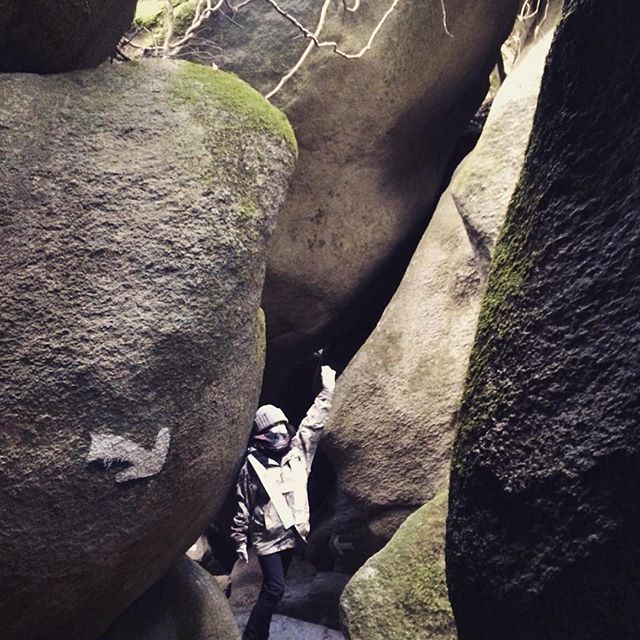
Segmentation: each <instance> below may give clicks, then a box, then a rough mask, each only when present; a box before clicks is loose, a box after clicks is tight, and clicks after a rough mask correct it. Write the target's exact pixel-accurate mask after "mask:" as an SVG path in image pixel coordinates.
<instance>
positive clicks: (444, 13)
mask: <svg viewBox="0 0 640 640" xmlns="http://www.w3.org/2000/svg"><path fill="white" fill-rule="evenodd" d="M440 8H441V9H442V26H443V27H444V32H445V33H446V34H447V35H448V36H449V37H450V38H453V33H451V31H449V26H448V25H447V7H445V4H444V0H440Z"/></svg>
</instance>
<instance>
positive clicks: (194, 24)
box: [167, 0, 224, 56]
mask: <svg viewBox="0 0 640 640" xmlns="http://www.w3.org/2000/svg"><path fill="white" fill-rule="evenodd" d="M167 2H171V0H167ZM223 4H224V0H218V1H217V2H216V3H215V4H212V3H211V0H198V4H197V5H196V10H195V13H194V16H193V20H192V21H191V24H190V25H189V28H188V29H187V30H186V31H185V32H184V35H183V36H182V38H180V40H178V41H177V42H173V43H172V44H171V49H170V51H169V52H168V53H169V55H173V56H175V55H178V53H180V50H181V49H182V47H183V46H184V45H185V44H187V42H189V40H191V38H193V36H194V35H195V33H196V31H197V30H198V29H199V28H200V27H201V26H202V24H203V23H204V21H205V20H206V19H207V18H208V17H209V16H210V15H211V14H212V13H215V12H216V11H218V10H219V9H220V7H221V6H222V5H223Z"/></svg>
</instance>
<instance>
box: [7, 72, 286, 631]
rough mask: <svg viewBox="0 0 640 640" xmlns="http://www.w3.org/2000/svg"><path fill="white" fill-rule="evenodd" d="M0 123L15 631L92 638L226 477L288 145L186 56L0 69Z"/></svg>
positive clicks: (199, 527) (234, 87)
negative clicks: (55, 69)
mask: <svg viewBox="0 0 640 640" xmlns="http://www.w3.org/2000/svg"><path fill="white" fill-rule="evenodd" d="M0 123H2V128H0V155H1V156H2V163H1V165H0V234H1V239H2V252H1V253H0V291H2V298H3V300H2V314H1V320H0V372H1V375H0V422H1V424H2V429H1V430H0V451H1V454H0V493H1V494H2V496H3V499H2V500H0V519H1V520H2V523H3V524H2V530H1V532H0V548H2V555H3V559H2V563H1V566H0V619H1V620H3V630H2V635H3V638H6V639H18V638H19V639H20V640H30V639H36V638H37V639H39V640H40V639H42V638H47V640H57V639H58V638H65V639H68V638H74V639H77V640H82V639H84V638H95V637H97V636H98V635H99V634H100V632H102V631H103V630H104V629H105V628H106V626H107V625H108V624H109V622H111V620H112V619H113V618H114V616H115V615H116V614H117V613H118V612H119V611H121V610H123V609H124V608H125V607H126V606H128V605H129V604H130V603H131V602H132V601H133V600H134V599H135V598H137V597H138V596H139V595H140V594H141V593H142V592H144V591H145V590H146V589H147V588H148V587H149V586H150V585H151V584H153V583H154V582H155V581H156V580H158V578H159V577H160V576H161V575H162V574H163V573H164V572H165V571H166V569H167V567H168V566H169V565H170V564H171V562H173V561H174V560H175V558H176V557H177V556H178V555H179V554H181V553H183V552H184V551H185V550H186V549H187V548H188V547H189V546H190V545H191V543H192V542H194V540H195V539H196V538H197V536H198V534H199V533H200V532H202V531H203V530H204V528H205V526H206V525H207V524H208V522H210V521H211V519H212V517H213V515H214V513H215V512H216V510H217V508H218V507H219V506H220V504H221V502H222V500H223V498H224V495H225V493H226V491H227V489H228V487H229V485H230V483H231V481H232V480H233V476H234V472H235V467H236V464H237V461H238V459H239V457H240V456H241V454H242V451H243V450H244V447H245V445H246V439H247V436H248V432H249V429H250V426H251V421H252V415H253V411H254V410H255V404H256V402H257V399H258V393H259V387H260V380H261V373H262V366H263V358H264V325H263V319H262V317H261V314H260V311H259V305H260V293H261V289H262V284H263V279H264V269H265V256H266V246H267V242H268V239H269V236H270V234H271V231H272V229H273V225H274V217H275V213H276V211H277V208H278V206H279V205H280V203H281V202H282V200H283V198H284V194H285V191H286V187H287V181H288V178H289V176H290V174H291V170H292V167H293V164H294V157H295V152H294V148H293V145H294V144H295V140H294V139H293V134H292V132H291V129H290V127H289V126H288V123H287V121H286V119H285V118H284V116H283V115H282V114H281V113H280V112H278V111H277V110H276V109H275V108H273V107H272V106H271V105H269V104H268V103H267V102H266V101H264V100H263V99H262V98H261V97H260V96H259V95H258V94H257V93H256V92H255V91H253V90H252V89H251V88H250V87H248V86H247V85H246V84H244V83H242V82H240V81H238V79H237V78H233V77H231V76H229V75H227V74H224V73H222V72H214V71H212V70H211V69H207V68H205V67H198V66H197V65H192V64H190V63H186V62H181V63H177V62H168V61H165V62H156V63H147V64H127V65H119V66H117V67H107V66H104V67H101V68H100V69H97V70H93V71H82V72H75V73H72V74H67V75H57V76H42V77H39V76H32V75H22V74H10V75H4V76H0ZM16 612H20V615H16Z"/></svg>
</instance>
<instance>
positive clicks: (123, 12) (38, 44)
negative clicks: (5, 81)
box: [0, 0, 136, 73]
mask: <svg viewBox="0 0 640 640" xmlns="http://www.w3.org/2000/svg"><path fill="white" fill-rule="evenodd" d="M135 8H136V0H65V2H51V0H0V72H5V71H30V72H35V73H58V72H61V71H71V70H73V69H86V68H89V67H95V66H97V65H99V64H100V63H101V62H103V61H104V60H106V59H107V57H108V56H109V55H110V54H112V53H113V52H114V51H115V48H116V45H117V44H118V41H119V40H120V38H121V37H122V35H123V33H124V32H125V31H126V30H127V29H128V28H129V26H130V25H131V20H132V18H133V15H134V12H135Z"/></svg>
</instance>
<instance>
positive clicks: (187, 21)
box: [173, 0, 198, 35]
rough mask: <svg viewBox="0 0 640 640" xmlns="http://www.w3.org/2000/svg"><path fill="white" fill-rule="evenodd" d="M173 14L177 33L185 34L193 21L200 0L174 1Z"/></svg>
mask: <svg viewBox="0 0 640 640" xmlns="http://www.w3.org/2000/svg"><path fill="white" fill-rule="evenodd" d="M173 4H174V7H175V8H174V10H173V15H174V17H175V32H176V35H184V33H185V32H186V30H187V29H188V28H189V27H190V26H191V23H192V22H193V16H194V15H195V12H196V7H197V6H198V0H185V1H184V2H174V3H173Z"/></svg>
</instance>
